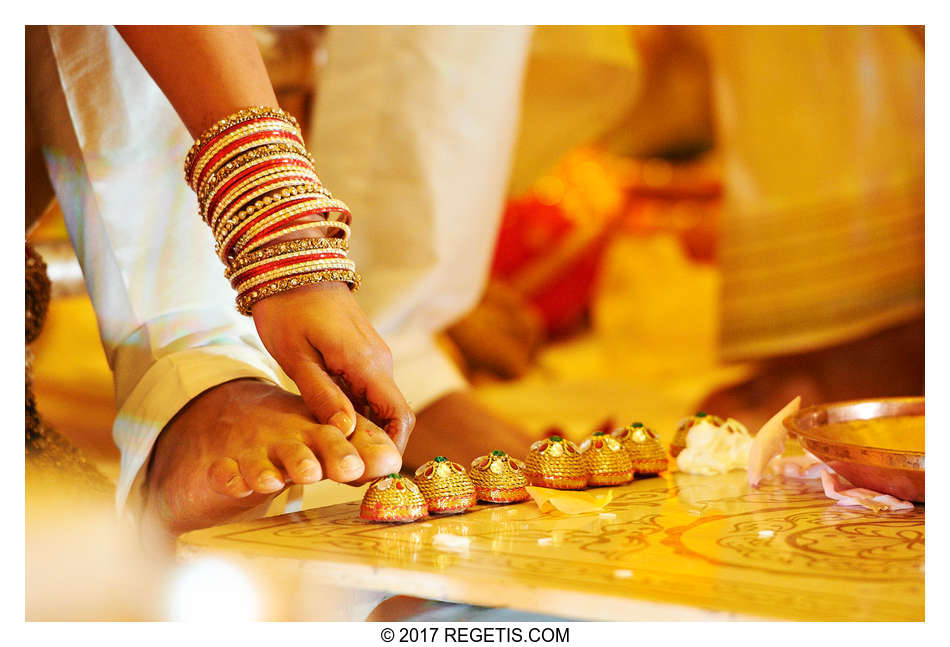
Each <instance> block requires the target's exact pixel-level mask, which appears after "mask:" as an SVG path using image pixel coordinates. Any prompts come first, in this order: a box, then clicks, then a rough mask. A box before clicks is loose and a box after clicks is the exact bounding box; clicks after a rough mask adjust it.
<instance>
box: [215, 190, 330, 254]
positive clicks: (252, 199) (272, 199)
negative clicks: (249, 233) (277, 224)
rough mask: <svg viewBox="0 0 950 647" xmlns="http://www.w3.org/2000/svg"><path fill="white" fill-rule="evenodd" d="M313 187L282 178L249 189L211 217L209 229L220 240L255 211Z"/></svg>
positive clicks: (302, 193)
mask: <svg viewBox="0 0 950 647" xmlns="http://www.w3.org/2000/svg"><path fill="white" fill-rule="evenodd" d="M315 189H316V186H315V185H313V184H306V183H303V182H300V181H299V180H284V181H282V182H277V183H276V184H275V185H273V186H265V187H260V188H258V189H255V190H254V191H251V192H250V193H249V194H247V195H246V196H243V197H242V198H240V201H235V202H232V203H231V204H230V205H228V208H227V210H226V211H225V212H224V213H223V214H222V215H221V216H220V217H214V218H213V220H212V221H211V231H212V233H213V234H214V237H215V240H219V241H220V240H221V239H222V238H224V237H226V236H227V232H228V231H230V230H231V229H233V228H234V227H235V226H237V225H238V224H239V223H241V222H243V221H244V219H245V218H248V217H250V216H252V215H253V214H254V213H255V212H257V211H260V210H261V209H265V208H268V207H270V206H271V205H273V204H275V203H277V202H283V201H285V200H289V199H292V198H293V197H294V196H298V195H304V194H308V193H316V191H315Z"/></svg>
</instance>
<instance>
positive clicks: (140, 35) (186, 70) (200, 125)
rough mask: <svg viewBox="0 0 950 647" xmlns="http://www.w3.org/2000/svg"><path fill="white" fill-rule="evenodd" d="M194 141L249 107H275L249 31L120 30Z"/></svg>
mask: <svg viewBox="0 0 950 647" xmlns="http://www.w3.org/2000/svg"><path fill="white" fill-rule="evenodd" d="M116 29H117V30H118V32H119V34H121V35H122V38H123V39H124V40H125V42H126V43H127V44H128V45H129V48H130V49H131V50H132V52H133V53H134V54H135V56H136V57H137V58H138V59H139V61H140V62H141V63H142V65H143V66H144V67H145V69H146V70H147V71H148V73H149V75H150V76H151V77H152V79H154V80H155V82H156V84H158V86H159V87H160V88H161V89H162V92H164V93H165V96H166V97H168V100H169V101H170V102H171V104H172V106H174V108H175V110H176V111H177V112H178V116H179V117H181V119H182V121H183V122H184V123H185V126H186V127H187V128H188V130H189V132H190V133H191V135H192V137H197V136H198V135H200V134H201V133H202V132H203V131H204V130H206V129H207V128H208V127H210V126H211V125H212V124H213V123H214V122H216V121H217V120H219V119H221V118H222V117H224V116H225V115H229V114H231V113H233V112H235V111H236V110H239V109H241V108H244V107H247V106H271V107H277V98H276V96H275V95H274V88H273V86H272V85H271V82H270V78H269V77H268V76H267V69H266V68H265V67H264V60H263V59H262V58H261V54H260V50H259V49H258V47H257V43H256V42H255V40H254V34H253V32H252V31H251V28H250V27H241V26H238V27H234V26H221V27H218V26H187V25H186V26H121V27H120V26H117V27H116Z"/></svg>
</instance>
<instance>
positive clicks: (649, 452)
mask: <svg viewBox="0 0 950 647" xmlns="http://www.w3.org/2000/svg"><path fill="white" fill-rule="evenodd" d="M611 435H612V436H613V437H614V438H616V439H617V440H619V441H620V443H621V444H622V445H623V448H624V449H625V450H626V451H627V453H628V454H629V455H630V459H631V460H632V462H633V471H634V474H658V473H659V472H662V471H663V470H665V469H666V468H667V465H668V462H669V461H668V459H667V458H666V451H665V450H664V449H663V444H662V443H660V439H659V438H657V436H656V434H655V433H653V430H652V429H649V428H648V427H644V426H643V423H642V422H635V423H633V424H632V425H630V426H629V427H624V428H623V429H617V430H616V431H614V432H613V433H612V434H611Z"/></svg>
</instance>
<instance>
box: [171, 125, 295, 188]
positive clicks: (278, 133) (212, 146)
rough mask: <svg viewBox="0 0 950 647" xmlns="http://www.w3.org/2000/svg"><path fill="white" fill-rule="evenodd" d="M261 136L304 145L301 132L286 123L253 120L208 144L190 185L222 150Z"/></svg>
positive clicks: (229, 130) (196, 165)
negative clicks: (232, 144)
mask: <svg viewBox="0 0 950 647" xmlns="http://www.w3.org/2000/svg"><path fill="white" fill-rule="evenodd" d="M260 134H269V135H271V136H274V137H282V138H286V139H288V140H290V141H300V142H301V143H302V139H301V137H300V133H299V131H298V130H296V129H294V128H293V127H291V126H290V125H289V124H287V123H286V122H281V121H274V120H270V121H264V120H253V121H251V122H248V123H247V124H245V125H243V126H239V127H234V128H231V129H228V130H226V131H225V132H222V133H221V134H220V135H219V136H218V137H216V138H215V139H212V140H211V141H209V142H208V144H207V145H206V146H205V147H204V148H202V149H201V151H200V153H199V155H198V157H197V158H196V161H195V163H194V166H193V167H192V169H191V176H190V177H189V178H188V179H189V184H194V182H195V180H196V179H197V177H198V175H199V174H200V173H201V171H202V170H204V168H205V167H206V166H207V164H208V162H209V160H211V159H212V158H213V157H214V156H215V154H217V153H218V152H219V151H220V150H221V149H222V148H224V147H225V146H227V145H229V144H231V143H233V142H235V141H238V140H240V139H242V138H245V137H248V136H250V135H260Z"/></svg>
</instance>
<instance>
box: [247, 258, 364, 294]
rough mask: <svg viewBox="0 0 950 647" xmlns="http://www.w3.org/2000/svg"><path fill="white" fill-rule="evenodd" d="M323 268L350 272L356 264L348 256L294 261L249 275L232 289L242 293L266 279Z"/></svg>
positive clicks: (321, 269) (265, 281)
mask: <svg viewBox="0 0 950 647" xmlns="http://www.w3.org/2000/svg"><path fill="white" fill-rule="evenodd" d="M323 270H350V271H351V272H355V271H356V264H355V263H354V262H353V261H351V260H350V259H348V258H327V259H321V260H319V261H307V262H305V263H295V264H293V265H287V266H285V267H278V268H277V269H275V270H271V271H270V272H265V273H263V274H259V275H257V276H254V277H251V278H249V279H247V280H246V281H243V282H241V283H238V284H237V285H236V286H234V289H235V290H236V291H237V293H238V294H243V293H244V292H247V291H248V290H250V289H251V288H255V287H257V286H258V285H262V284H264V283H267V282H268V281H273V280H274V279H279V278H283V277H285V276H294V275H296V274H305V273H308V272H320V271H323Z"/></svg>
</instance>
